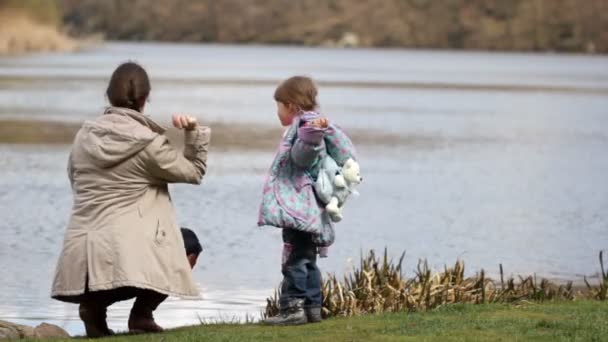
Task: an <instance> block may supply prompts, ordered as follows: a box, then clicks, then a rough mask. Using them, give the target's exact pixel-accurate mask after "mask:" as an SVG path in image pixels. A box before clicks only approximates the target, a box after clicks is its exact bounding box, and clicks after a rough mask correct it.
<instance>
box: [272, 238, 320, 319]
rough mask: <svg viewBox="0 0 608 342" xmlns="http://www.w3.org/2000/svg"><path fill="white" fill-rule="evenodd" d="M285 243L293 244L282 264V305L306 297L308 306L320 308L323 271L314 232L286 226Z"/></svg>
mask: <svg viewBox="0 0 608 342" xmlns="http://www.w3.org/2000/svg"><path fill="white" fill-rule="evenodd" d="M283 242H284V243H287V244H290V245H291V252H290V253H289V255H287V257H286V259H285V262H284V264H283V267H282V273H283V283H282V285H281V298H280V306H281V307H283V308H284V307H288V306H289V305H288V303H289V302H290V301H291V300H293V299H296V298H299V299H304V305H305V306H307V307H320V306H321V304H322V302H323V297H322V293H321V271H319V268H318V267H317V247H316V246H315V244H314V243H313V236H312V234H310V233H306V232H302V231H298V230H293V229H283Z"/></svg>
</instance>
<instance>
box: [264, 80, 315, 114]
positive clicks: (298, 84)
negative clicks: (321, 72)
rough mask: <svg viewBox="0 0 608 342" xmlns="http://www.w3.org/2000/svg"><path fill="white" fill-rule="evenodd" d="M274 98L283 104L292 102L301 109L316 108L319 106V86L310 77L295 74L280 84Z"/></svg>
mask: <svg viewBox="0 0 608 342" xmlns="http://www.w3.org/2000/svg"><path fill="white" fill-rule="evenodd" d="M274 99H275V101H277V102H282V103H283V104H288V103H291V104H292V105H294V106H297V107H298V108H299V109H300V110H305V111H311V110H315V109H317V106H318V104H317V86H316V85H315V83H314V82H313V80H312V79H311V78H310V77H306V76H293V77H290V78H288V79H286V80H285V81H283V82H281V84H279V86H278V87H277V90H275V92H274Z"/></svg>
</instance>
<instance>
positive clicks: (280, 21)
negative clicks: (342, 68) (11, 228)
mask: <svg viewBox="0 0 608 342" xmlns="http://www.w3.org/2000/svg"><path fill="white" fill-rule="evenodd" d="M59 1H60V2H61V5H62V10H63V14H64V16H63V18H64V22H65V24H66V25H68V27H69V28H70V32H72V33H74V34H90V33H94V32H102V33H104V34H105V36H106V38H107V39H111V40H158V41H190V42H222V43H270V44H275V43H280V44H304V45H338V46H372V47H414V48H456V49H483V50H528V51H529V50H533V51H579V52H580V51H586V52H595V51H597V52H608V1H607V0H585V1H580V0H508V1H505V0H444V1H439V0H435V1H432V0H368V1H351V0H301V1H293V0H248V1H240V0H164V1H151V0H133V1H121V0H59Z"/></svg>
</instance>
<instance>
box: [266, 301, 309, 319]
mask: <svg viewBox="0 0 608 342" xmlns="http://www.w3.org/2000/svg"><path fill="white" fill-rule="evenodd" d="M264 323H266V324H268V325H298V324H306V323H308V318H307V317H306V312H305V311H304V299H292V300H290V301H289V302H288V303H287V307H286V308H281V313H279V314H278V315H277V316H274V317H270V318H268V319H266V321H265V322H264Z"/></svg>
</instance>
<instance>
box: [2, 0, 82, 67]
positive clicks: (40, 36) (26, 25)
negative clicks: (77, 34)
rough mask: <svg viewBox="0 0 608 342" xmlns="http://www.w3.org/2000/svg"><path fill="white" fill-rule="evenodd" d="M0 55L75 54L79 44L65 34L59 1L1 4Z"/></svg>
mask: <svg viewBox="0 0 608 342" xmlns="http://www.w3.org/2000/svg"><path fill="white" fill-rule="evenodd" d="M0 23H2V24H1V25H0V56H2V55H20V54H25V53H31V52H57V51H73V50H75V49H76V48H77V47H78V45H79V43H77V42H76V41H75V40H74V39H71V38H69V37H68V36H67V35H66V34H64V33H63V32H62V26H63V18H62V14H61V11H60V6H59V2H58V1H57V0H3V1H0Z"/></svg>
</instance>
